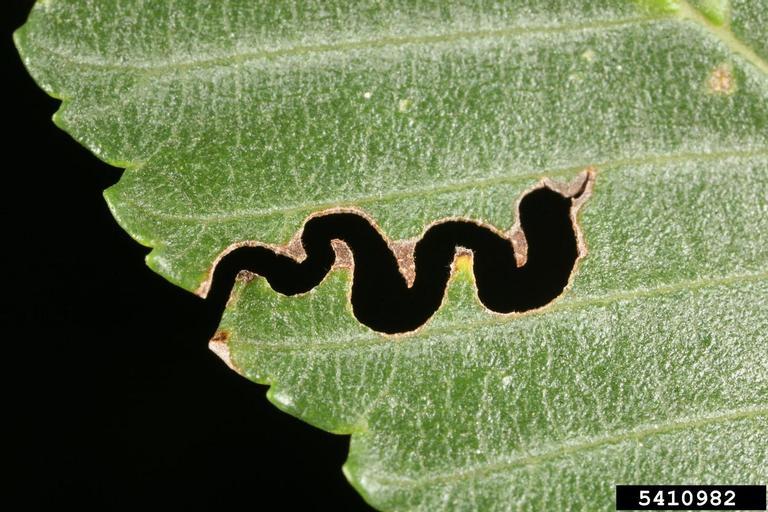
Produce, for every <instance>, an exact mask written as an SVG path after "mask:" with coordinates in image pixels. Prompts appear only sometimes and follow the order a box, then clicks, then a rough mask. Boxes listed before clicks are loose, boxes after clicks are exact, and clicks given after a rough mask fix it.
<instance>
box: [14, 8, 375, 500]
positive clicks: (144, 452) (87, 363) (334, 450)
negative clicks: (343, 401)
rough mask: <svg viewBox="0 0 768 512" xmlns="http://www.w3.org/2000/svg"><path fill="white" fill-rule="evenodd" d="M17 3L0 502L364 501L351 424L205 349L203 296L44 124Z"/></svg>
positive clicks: (210, 320)
mask: <svg viewBox="0 0 768 512" xmlns="http://www.w3.org/2000/svg"><path fill="white" fill-rule="evenodd" d="M32 3H33V2H32V0H24V1H21V0H10V1H9V0H6V1H4V2H2V7H0V9H2V24H3V33H2V38H3V40H2V45H1V46H2V59H3V61H2V86H3V91H2V105H3V106H2V113H3V115H2V120H3V124H4V127H3V128H4V130H3V131H4V132H5V135H4V136H3V158H2V162H3V165H2V201H1V202H0V208H1V210H0V215H1V216H2V229H3V239H2V254H3V259H4V261H3V267H2V272H3V276H4V277H3V290H4V293H3V294H2V301H3V302H2V331H1V332H2V335H3V357H2V362H3V367H4V372H3V376H4V381H5V382H4V386H3V404H4V407H3V415H2V417H3V420H2V421H3V423H4V425H5V426H6V427H10V433H6V434H5V437H4V445H5V448H4V449H3V456H2V459H3V466H4V469H5V472H6V473H8V472H10V474H11V475H12V476H11V478H10V480H8V478H7V477H6V478H5V484H6V485H8V484H9V483H10V484H11V497H12V498H16V499H18V500H20V501H18V502H17V504H16V505H15V506H14V507H13V508H12V509H8V508H6V510H60V509H68V508H69V506H77V507H79V508H84V509H92V508H98V509H100V510H122V509H135V508H140V509H158V508H161V507H162V508H166V507H167V508H170V509H173V510H177V509H190V508H194V509H213V508H216V509H218V510H230V509H235V507H236V506H238V508H240V507H243V506H244V507H247V508H248V509H251V510H263V509H272V508H275V509H280V510H303V509H325V508H332V509H336V510H366V508H367V507H366V505H365V503H364V502H363V500H362V499H361V498H360V497H359V496H358V495H357V493H356V492H355V491H354V490H353V489H352V487H351V486H350V485H349V484H348V483H347V481H346V479H345V478H344V476H343V475H342V473H341V465H342V463H343V462H344V460H345V458H346V454H347V448H348V444H349V438H348V437H347V436H336V435H332V434H328V433H325V432H322V431H320V430H318V429H315V428H313V427H311V426H309V425H306V424H304V423H302V422H301V421H299V420H297V419H295V418H292V417H290V416H288V415H287V414H284V413H282V412H280V411H278V410H277V409H276V408H275V407H273V406H272V405H271V404H269V402H267V400H266V398H265V397H264V393H265V391H266V387H264V386H259V385H256V384H253V383H251V382H249V381H247V380H246V379H244V378H242V377H240V376H238V375H236V374H235V373H234V372H232V371H231V370H230V369H228V368H227V367H226V366H225V365H224V364H223V363H222V362H221V361H220V360H219V359H218V358H217V357H216V356H215V355H214V354H213V353H211V352H210V351H209V350H208V348H207V342H208V339H209V337H210V335H211V334H212V333H213V331H214V330H215V327H216V325H217V323H218V319H219V317H218V315H219V312H218V311H214V310H212V309H211V308H208V307H207V306H208V304H206V302H205V301H203V300H201V299H199V298H197V297H195V296H193V295H192V294H190V293H188V292H186V291H184V290H181V289H180V288H176V287H175V286H173V285H171V284H170V283H168V282H166V281H165V280H164V279H162V278H161V277H159V276H158V275H156V274H155V273H153V272H152V271H151V270H150V269H149V268H148V267H146V265H145V264H144V255H145V254H146V253H147V249H146V248H143V247H141V246H140V245H139V244H138V243H136V242H134V241H133V240H132V239H130V237H129V236H128V235H127V234H126V233H125V232H123V230H122V229H121V228H120V227H119V226H118V225H117V223H116V222H115V221H114V219H113V218H112V216H111V214H110V213H109V211H108V209H107V205H106V203H105V202H104V200H103V198H102V195H101V193H102V191H103V190H104V189H105V188H107V187H109V186H110V185H112V184H114V183H116V182H117V180H118V179H119V178H120V174H121V171H120V170H119V169H115V168H112V167H110V166H108V165H106V164H104V163H102V162H101V161H99V160H98V159H96V158H95V157H94V156H92V155H91V154H90V153H89V152H88V151H87V150H86V149H84V148H83V147H81V146H79V145H78V144H77V143H76V142H75V141H73V140H72V139H71V138H70V137H69V136H68V135H67V134H65V133H64V132H62V131H60V130H59V129H58V128H56V127H55V126H54V125H53V123H52V122H51V115H52V114H53V112H54V111H55V110H56V109H57V108H58V103H59V102H58V101H56V100H53V99H51V98H49V97H48V96H47V95H46V94H45V93H44V92H43V91H42V90H40V89H39V88H38V87H37V86H36V85H35V83H34V82H33V81H32V79H31V78H30V77H29V75H28V74H27V72H26V70H25V69H24V67H23V65H22V63H21V61H20V60H19V58H18V55H17V52H16V50H15V48H14V46H13V43H12V40H11V34H12V32H13V30H15V29H16V28H18V27H19V26H21V24H23V22H24V20H25V18H26V16H27V13H28V12H29V9H30V8H31V6H32ZM3 494H4V499H7V498H8V494H6V493H3ZM270 504H271V505H270ZM19 505H21V506H19ZM4 508H5V507H4Z"/></svg>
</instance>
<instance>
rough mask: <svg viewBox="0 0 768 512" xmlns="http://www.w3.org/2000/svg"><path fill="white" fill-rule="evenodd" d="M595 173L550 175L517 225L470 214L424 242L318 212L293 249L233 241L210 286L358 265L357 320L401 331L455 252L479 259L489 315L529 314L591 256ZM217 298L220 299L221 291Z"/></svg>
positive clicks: (440, 224) (312, 275) (350, 214)
mask: <svg viewBox="0 0 768 512" xmlns="http://www.w3.org/2000/svg"><path fill="white" fill-rule="evenodd" d="M594 178H595V171H594V169H592V168H589V169H586V170H585V171H583V172H582V173H581V174H579V176H578V177H577V178H576V179H574V180H573V181H572V182H571V183H568V184H561V183H557V182H553V181H551V180H549V179H544V180H542V181H541V182H539V183H538V184H537V185H536V186H534V187H533V188H532V189H530V190H528V191H526V192H525V193H524V194H522V196H521V197H520V199H519V200H518V201H517V207H516V210H517V222H516V223H515V224H514V225H513V226H512V227H511V228H510V230H509V231H506V232H502V231H499V230H497V229H496V228H494V227H493V226H490V225H487V224H484V223H481V222H476V221H472V220H469V219H464V218H448V219H442V220H439V221H437V222H434V223H432V224H430V225H429V226H428V227H427V228H426V229H425V231H424V232H423V234H422V235H421V236H420V237H419V238H417V239H411V240H405V241H400V242H392V241H390V240H388V239H387V238H386V237H385V236H384V235H383V234H382V232H381V231H380V230H379V228H378V227H377V226H376V224H375V222H374V221H373V219H371V218H370V217H369V216H368V215H366V214H365V213H364V212H362V211H360V210H358V209H344V208H335V209H330V210H325V211H321V212H317V213H314V214H312V215H310V216H309V217H308V218H307V219H306V221H305V222H304V225H303V228H302V230H301V231H299V232H298V233H297V234H296V236H294V238H293V239H292V240H291V241H290V242H289V243H288V244H286V245H282V246H275V245H267V244H262V243H259V242H257V241H244V242H238V243H235V244H232V245H231V246H229V247H228V248H227V249H225V250H224V251H222V253H221V254H220V255H219V256H218V258H216V261H215V262H214V264H213V267H212V271H211V276H209V278H208V279H207V280H206V281H205V282H204V283H203V285H202V286H201V287H200V289H199V290H198V292H197V293H198V295H201V296H203V297H206V296H209V291H211V284H212V283H213V284H214V285H215V287H216V288H217V289H218V288H219V287H225V289H224V290H223V291H222V292H221V296H222V297H225V296H224V292H226V295H228V294H229V290H230V289H231V286H232V284H233V282H234V280H235V278H240V279H252V278H253V277H254V276H255V275H259V276H263V277H264V278H266V279H267V281H268V282H269V284H270V286H271V287H272V288H273V289H274V290H275V291H277V292H279V293H282V294H285V295H298V294H301V293H305V292H308V291H309V290H311V289H312V288H314V287H315V286H317V285H318V284H320V282H321V281H322V280H323V279H324V278H325V276H326V275H327V274H328V272H330V271H331V270H333V269H335V268H348V269H350V270H351V271H352V287H351V292H350V300H351V302H352V309H353V312H354V315H355V317H356V318H357V319H358V320H359V321H360V322H361V323H363V324H365V325H367V326H368V327H370V328H371V329H373V330H375V331H378V332H381V333H385V334H397V333H405V332H410V331H414V330H416V329H418V328H419V327H421V326H422V325H424V323H425V322H426V321H427V320H429V318H430V317H431V316H432V315H433V314H434V313H435V312H436V311H437V309H438V308H439V307H440V305H441V304H442V301H443V298H444V295H445V289H446V285H447V283H448V280H449V278H450V276H451V274H452V273H453V272H454V269H455V260H456V258H457V256H461V255H471V257H472V259H473V265H472V269H473V272H474V277H475V283H476V289H477V294H478V298H479V299H480V302H481V303H482V304H483V305H484V306H485V307H486V308H488V309H489V310H490V311H492V312H495V313H500V314H514V313H523V312H526V311H530V310H534V309H538V308H541V307H544V306H546V305H547V304H549V303H550V302H552V301H553V300H554V299H555V298H557V297H558V296H559V295H561V294H562V293H563V291H564V290H565V288H566V287H567V286H568V284H569V282H570V280H571V276H572V275H573V271H574V269H575V267H576V264H577V262H578V260H579V259H580V258H582V257H583V256H584V255H585V254H586V246H585V244H584V240H583V236H582V233H581V230H580V229H579V226H578V223H577V212H578V210H579V208H580V207H581V206H582V205H583V204H584V202H585V201H586V200H587V199H588V197H589V196H590V194H591V191H592V187H593V184H594ZM210 295H216V296H220V294H219V292H218V290H217V291H216V293H211V294H210Z"/></svg>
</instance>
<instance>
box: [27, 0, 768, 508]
mask: <svg viewBox="0 0 768 512" xmlns="http://www.w3.org/2000/svg"><path fill="white" fill-rule="evenodd" d="M767 41H768V4H766V3H765V2H751V1H747V0H741V1H731V2H717V1H705V0H700V1H693V2H690V3H688V2H677V1H668V2H624V1H609V0H593V1H570V2H564V1H562V2H561V1H555V0H551V1H547V2H540V1H523V0H515V1H509V2H505V3H503V4H499V3H496V2H483V1H479V0H478V1H470V0H466V1H464V2H455V3H451V4H450V5H448V3H444V2H429V1H418V2H417V1H391V2H379V1H373V0H371V1H362V2H356V3H354V4H353V3H349V2H343V1H337V2H334V1H323V2H320V1H316V2H281V3H273V2H252V1H245V0H228V1H224V0H220V1H213V0H208V1H203V0H197V1H193V0H183V1H182V0H177V1H175V2H170V1H169V2H162V3H160V2H147V1H141V0H120V1H118V0H98V1H96V0H90V1H88V0H81V1H70V2H66V1H63V0H47V1H40V2H38V3H37V5H36V6H35V8H34V9H33V12H32V14H31V16H30V20H29V22H28V23H27V24H26V25H25V26H24V27H23V28H22V29H20V30H19V32H17V34H16V43H17V45H18V47H19V49H20V52H21V54H22V56H23V58H24V61H25V63H26V65H27V67H28V68H29V69H30V71H31V73H32V74H33V76H34V77H35V79H36V80H37V81H38V83H39V84H40V85H41V86H42V87H43V88H44V89H45V90H46V91H48V92H49V93H50V94H52V95H54V96H56V97H59V98H62V99H63V100H64V103H63V105H62V108H61V109H60V111H59V112H58V113H57V114H56V116H55V121H56V122H57V123H58V124H59V125H60V126H61V127H62V128H63V129H65V130H66V131H67V132H69V133H70V134H72V136H73V137H75V138H76V139H77V140H78V141H80V142H81V143H83V144H84V145H85V146H86V147H88V148H89V149H90V150H91V151H93V152H94V153H95V154H96V155H98V156H99V157H100V158H102V159H103V160H105V161H107V162H109V163H111V164H114V165H117V166H120V167H125V168H126V171H125V173H124V175H123V177H122V179H121V180H120V182H119V183H118V184H117V185H115V186H114V187H112V188H111V189H109V190H108V191H107V192H106V198H107V201H108V202H109V205H110V207H111V209H112V211H113V213H114V214H115V217H116V218H117V220H118V221H119V222H120V224H121V225H122V226H123V227H124V228H125V229H126V230H127V231H128V232H129V233H130V234H131V235H132V236H133V237H134V238H136V239H137V240H138V241H139V242H141V243H143V244H146V245H148V246H150V247H152V252H151V253H150V255H149V256H148V263H149V265H150V266H151V267H152V268H153V269H154V270H156V271H157V272H159V273H160V274H161V275H163V276H164V277H166V278H167V279H169V280H170V281H172V282H174V283H176V284H178V285H180V286H182V287H184V288H186V289H188V290H190V291H198V292H201V291H202V290H203V289H204V287H205V282H206V279H207V278H208V275H209V272H210V270H211V266H212V264H213V262H214V260H215V258H216V256H217V255H218V254H219V253H220V252H221V251H222V250H223V249H225V248H226V247H228V246H229V245H230V244H232V243H235V242H239V241H243V240H258V241H260V242H263V243H271V244H284V243H286V242H288V241H289V240H290V239H291V237H292V236H293V235H294V234H295V233H296V232H297V231H298V230H299V229H300V228H301V226H302V223H303V221H304V219H305V218H306V217H307V216H308V215H310V214H311V213H313V212H317V211H319V210H323V209H325V208H330V207H336V206H353V207H357V208H360V209H362V210H364V211H365V212H367V213H368V214H369V215H370V216H371V217H372V218H374V219H375V220H376V222H377V223H378V225H379V227H380V228H381V230H382V231H383V232H384V233H385V234H386V235H387V236H389V237H390V238H391V239H394V240H402V239H410V238H414V237H417V236H419V235H420V234H421V233H422V232H423V230H424V228H425V226H427V225H428V224H429V223H431V222H433V221H435V220H438V219H441V218H445V217H469V218H472V219H477V220H482V221H485V222H488V223H490V224H492V225H494V226H496V227H498V228H500V229H507V228H509V227H510V226H511V225H512V224H513V223H514V221H515V219H514V218H513V211H514V204H515V201H516V200H517V198H518V197H519V196H520V194H521V193H522V192H523V191H524V190H526V189H528V188H530V187H531V186H532V185H534V184H535V183H536V182H537V181H539V180H540V179H541V178H542V177H544V176H547V177H550V178H554V179H560V180H562V181H567V180H570V179H571V178H573V177H574V176H576V175H577V174H578V173H579V172H581V171H582V170H583V169H584V168H586V167H589V166H593V167H595V168H596V169H597V180H596V184H595V189H594V192H593V194H592V197H591V198H590V199H589V201H588V202H587V203H586V205H585V207H584V209H583V211H582V214H581V215H580V219H579V222H580V225H581V229H582V230H583V233H584V237H585V240H586V244H587V246H588V250H589V253H588V255H587V257H586V258H585V259H584V260H582V262H581V264H580V265H579V268H578V269H577V271H576V272H575V276H574V278H573V282H572V286H571V287H570V288H569V289H568V290H567V291H566V293H565V294H564V295H563V296H562V297H561V298H560V299H558V300H557V301H556V302H555V303H554V304H552V305H551V306H549V307H547V308H544V309H542V310H540V311H536V312H533V313H530V314H525V315H517V316H511V317H510V316H500V315H493V314H490V313H489V312H487V311H486V310H484V309H483V308H482V306H481V305H480V304H479V302H478V300H477V298H476V294H475V291H474V289H473V282H472V278H471V273H470V272H469V271H468V269H467V268H466V267H462V266H461V265H459V266H458V268H459V270H457V271H456V272H455V273H454V276H453V279H452V281H451V283H450V285H449V289H448V296H447V299H446V302H445V304H444V305H443V307H442V308H441V309H440V310H439V311H438V313H437V314H436V316H435V317H434V318H433V319H432V320H431V321H430V322H428V323H427V324H426V325H425V326H424V327H423V328H422V329H420V330H419V331H417V332H415V333H413V334H410V335H404V336H399V337H394V338H393V337H387V336H383V335H380V334H377V333H374V332H372V331H371V330H369V329H368V328H366V327H364V326H362V325H361V324H360V323H358V322H357V320H356V319H355V318H354V316H353V315H352V313H351V309H350V306H349V303H348V299H347V295H348V290H349V287H350V277H349V274H348V272H347V271H345V270H337V271H335V272H332V273H331V274H330V275H329V276H328V277H327V278H326V279H325V281H324V282H323V283H322V284H321V285H320V286H319V287H317V288H316V289H314V290H313V291H311V292H309V293H307V294H305V295H302V296H299V297H285V296H282V295H278V294H277V293H275V292H274V291H272V290H271V289H270V288H269V286H268V285H267V284H266V282H265V281H264V280H263V279H254V280H250V281H241V282H239V283H238V284H237V285H236V288H235V290H234V292H233V297H232V300H231V301H230V304H229V306H228V308H227V310H226V312H225V315H224V318H223V319H222V324H221V326H220V335H219V336H217V338H215V341H214V343H213V347H214V348H215V349H216V350H217V351H218V352H219V353H220V354H222V355H223V356H224V357H225V359H227V360H228V361H229V362H230V363H231V364H232V365H233V366H234V367H235V368H237V369H238V371H240V372H241V373H242V374H243V375H245V376H246V377H248V378H250V379H252V380H255V381H257V382H262V383H268V384H270V385H271V388H270V392H269V398H270V400H272V401H273V402H274V403H275V404H276V405H277V406H278V407H281V408H282V409H284V410H286V411H287V412H289V413H291V414H293V415H296V416H297V417H299V418H302V419H304V420H306V421H308V422H310V423H312V424H314V425H317V426H319V427H321V428H324V429H327V430H330V431H333V432H339V433H353V435H352V441H351V448H350V456H349V460H348V462H347V463H346V465H345V468H344V469H345V472H346V474H347V476H348V477H349V479H350V481H351V483H352V484H353V485H354V486H355V487H356V488H357V489H358V490H359V491H360V492H361V493H362V494H363V495H364V496H365V497H366V499H367V500H368V501H369V502H370V503H371V504H373V505H374V506H376V507H378V508H381V509H385V510H401V509H408V510H410V509H423V510H440V509H466V510H477V509H482V510H496V509H498V510H502V509H536V510H539V509H606V510H607V509H611V508H612V507H613V485H614V484H615V483H670V484H671V483H691V482H696V483H759V482H765V481H766V480H768V445H767V444H766V443H765V439H766V438H768V339H767V338H766V332H768V307H766V305H767V303H768V301H766V299H767V298H768V244H767V243H766V240H768V192H767V191H768V46H767V45H768V43H767ZM462 268H463V270H461V269H462ZM225 340H226V342H225ZM242 442H259V441H258V440H247V441H242Z"/></svg>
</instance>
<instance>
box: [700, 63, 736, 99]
mask: <svg viewBox="0 0 768 512" xmlns="http://www.w3.org/2000/svg"><path fill="white" fill-rule="evenodd" d="M707 91H709V92H710V93H712V94H718V95H721V96H729V95H731V94H733V93H734V92H735V91H736V78H735V77H734V76H733V69H732V68H731V66H730V65H728V64H720V65H719V66H717V67H716V68H715V69H713V70H712V71H711V72H710V73H709V77H707Z"/></svg>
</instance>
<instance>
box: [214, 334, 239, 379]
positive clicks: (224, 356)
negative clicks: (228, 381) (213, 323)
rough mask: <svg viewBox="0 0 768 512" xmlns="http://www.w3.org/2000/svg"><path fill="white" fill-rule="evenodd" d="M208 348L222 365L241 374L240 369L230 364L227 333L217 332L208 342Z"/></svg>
mask: <svg viewBox="0 0 768 512" xmlns="http://www.w3.org/2000/svg"><path fill="white" fill-rule="evenodd" d="M208 348H209V349H210V350H211V352H213V353H214V354H216V355H217V356H219V358H221V360H222V361H224V363H225V364H226V365H227V366H229V367H230V368H231V369H233V370H234V371H236V372H237V373H242V372H241V371H240V369H239V368H238V367H237V366H235V363H233V362H232V355H231V353H230V351H229V331H225V330H219V331H216V334H214V335H213V337H212V338H211V340H210V341H209V342H208Z"/></svg>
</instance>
